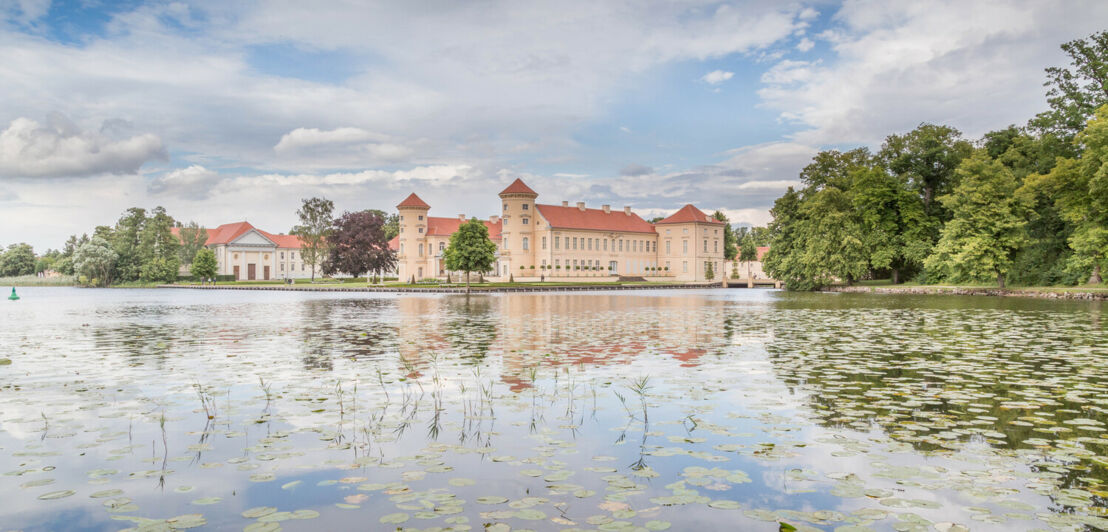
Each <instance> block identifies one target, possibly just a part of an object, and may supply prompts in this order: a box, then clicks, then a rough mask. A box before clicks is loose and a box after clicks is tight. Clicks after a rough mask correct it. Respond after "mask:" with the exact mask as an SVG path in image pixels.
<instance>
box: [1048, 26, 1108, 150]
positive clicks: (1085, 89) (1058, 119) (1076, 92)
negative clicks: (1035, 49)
mask: <svg viewBox="0 0 1108 532" xmlns="http://www.w3.org/2000/svg"><path fill="white" fill-rule="evenodd" d="M1062 50H1063V51H1065V52H1066V55H1068V56H1069V57H1070V66H1068V67H1051V68H1048V69H1046V75H1047V81H1046V83H1044V84H1043V85H1044V86H1046V87H1048V90H1047V93H1046V95H1047V103H1048V104H1050V110H1049V111H1046V112H1043V113H1040V114H1039V115H1038V116H1036V117H1035V118H1034V119H1032V120H1031V126H1032V127H1034V128H1036V129H1039V130H1040V131H1043V132H1044V133H1045V134H1048V135H1054V136H1057V137H1059V138H1061V139H1063V140H1069V139H1071V138H1073V137H1074V136H1075V135H1076V134H1077V133H1078V132H1080V131H1081V130H1083V129H1085V123H1086V121H1087V120H1089V118H1091V117H1092V116H1093V115H1094V114H1095V113H1096V110H1097V108H1099V107H1100V106H1102V105H1104V104H1108V31H1100V32H1098V33H1094V34H1092V35H1090V36H1089V37H1086V38H1084V39H1076V40H1073V41H1070V42H1067V43H1065V44H1063V45H1062ZM1075 155H1076V154H1071V155H1070V156H1071V157H1072V156H1075Z"/></svg>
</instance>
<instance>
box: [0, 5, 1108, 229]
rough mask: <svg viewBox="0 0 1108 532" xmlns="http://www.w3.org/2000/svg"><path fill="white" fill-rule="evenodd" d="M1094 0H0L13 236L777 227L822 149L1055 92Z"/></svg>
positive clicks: (951, 121) (998, 112) (5, 165)
mask: <svg viewBox="0 0 1108 532" xmlns="http://www.w3.org/2000/svg"><path fill="white" fill-rule="evenodd" d="M1104 21H1108V2H1103V1H1099V0H1091V1H1081V0H1065V1H1056V2H1051V1H1042V0H1027V1H1021V0H999V1H989V0H980V1H969V0H956V1H941V0H939V1H929V2H918V1H888V0H884V1H874V2H867V1H845V2H796V3H789V2H782V1H766V2H761V1H752V2H734V3H732V2H701V1H699V0H681V1H676V2H656V1H653V0H628V1H604V0H587V1H581V2H576V1H572V0H557V1H551V2H542V1H533V2H532V1H528V2H519V1H511V0H507V1H496V0H479V1H473V2H454V1H442V2H439V1H425V2H403V1H397V2H382V3H368V2H366V3H363V2H328V1H323V0H319V1H312V2H304V1H302V0H290V1H282V0H271V1H265V2H253V1H242V2H226V1H224V0H213V1H197V2H134V1H125V0H113V1H107V0H71V1H50V0H0V245H7V244H10V243H14V242H27V243H30V244H32V245H33V246H35V249H36V250H38V251H43V250H45V249H46V248H58V247H60V246H61V245H62V243H63V242H64V241H65V239H66V238H67V237H68V236H69V235H70V234H80V233H85V232H91V230H92V228H93V227H94V226H96V225H111V224H114V223H115V221H116V220H117V219H118V218H119V217H120V215H121V214H122V213H123V211H124V210H125V209H127V208H128V207H132V206H140V207H145V208H153V207H155V206H158V205H161V206H164V207H165V208H166V209H167V210H168V211H169V213H170V214H171V215H173V216H174V217H175V218H177V219H178V220H181V221H183V222H187V221H196V222H198V223H200V224H201V225H204V226H208V227H212V226H215V225H219V224H222V223H228V222H234V221H240V220H248V221H250V222H251V223H253V224H255V225H256V226H258V227H260V228H262V229H264V230H267V231H270V232H287V231H288V230H289V229H290V228H291V227H292V226H293V225H294V224H295V223H296V214H295V213H296V209H297V208H298V207H299V205H300V202H301V199H303V198H309V197H315V196H323V197H326V198H328V199H331V200H333V201H334V203H335V210H336V214H338V213H341V212H343V211H357V210H362V209H368V208H377V209H382V210H386V211H390V212H391V211H394V210H395V209H394V206H395V205H396V204H397V203H398V202H399V201H400V200H401V199H403V198H404V197H405V196H407V195H408V194H409V193H411V192H413V191H414V192H417V193H418V194H419V195H420V196H421V197H422V198H423V199H424V200H425V201H427V202H428V203H429V204H430V205H431V214H432V215H440V216H455V215H457V214H462V213H464V214H467V215H474V216H478V217H487V216H488V215H490V214H494V213H496V211H497V207H498V205H499V201H498V200H497V198H496V196H495V194H496V193H497V192H499V191H500V190H501V189H502V188H503V187H504V186H506V185H507V184H508V183H510V182H511V181H512V180H514V179H515V178H517V177H518V178H522V179H523V180H524V181H525V182H527V183H528V184H529V185H530V186H531V187H532V188H533V189H535V190H536V191H537V192H538V193H539V200H538V201H539V202H545V203H555V204H557V203H559V202H561V201H563V200H564V201H570V202H571V203H573V202H577V201H585V202H586V203H587V204H588V205H589V206H594V207H598V206H600V205H601V204H611V205H612V206H613V207H615V208H619V207H622V206H624V205H629V206H631V207H632V208H633V209H635V211H636V212H638V213H639V214H641V215H643V216H644V217H649V216H654V215H666V214H669V213H671V212H672V211H674V210H676V209H677V208H680V207H681V206H682V205H684V204H686V203H693V204H695V205H697V206H698V207H699V208H701V209H702V210H705V211H714V210H721V211H723V212H724V213H726V214H727V215H728V216H729V217H730V219H731V221H732V222H734V223H737V224H743V225H764V224H766V223H767V222H768V221H769V220H770V214H769V209H770V207H772V205H773V200H774V199H776V198H777V197H778V196H780V195H781V194H782V193H783V192H784V191H785V189H786V188H787V187H788V186H790V185H795V184H796V183H797V175H798V172H799V171H800V169H801V168H803V167H804V165H805V164H807V162H808V161H809V160H810V159H811V157H812V156H813V155H814V154H815V153H817V152H818V151H819V150H821V149H832V148H834V149H849V148H854V147H858V146H868V147H870V148H871V149H876V148H879V147H880V145H881V142H882V140H883V139H884V138H885V137H886V136H888V135H890V134H894V133H904V132H907V131H909V130H911V129H913V128H914V127H916V126H917V125H919V124H921V123H924V122H930V123H940V124H946V125H950V126H953V127H956V128H958V129H959V130H961V131H962V132H963V133H964V134H965V135H966V136H967V137H969V138H978V137H980V136H981V135H982V134H983V133H985V132H987V131H990V130H994V129H999V128H1003V127H1006V126H1008V125H1009V124H1017V125H1022V124H1024V123H1026V121H1027V119H1029V118H1031V117H1032V116H1034V114H1036V113H1038V112H1040V111H1043V110H1044V109H1046V100H1045V96H1044V90H1045V89H1044V88H1043V86H1042V84H1043V82H1044V81H1045V79H1046V78H1045V74H1044V72H1043V70H1044V69H1045V68H1047V67H1050V66H1064V65H1066V64H1067V63H1068V59H1067V58H1066V57H1065V56H1064V54H1063V53H1062V51H1061V50H1060V48H1059V45H1060V44H1062V43H1064V42H1066V41H1070V40H1073V39H1078V38H1083V37H1086V36H1088V35H1091V34H1092V33H1094V32H1096V31H1100V30H1103V29H1104V28H1103V23H1104Z"/></svg>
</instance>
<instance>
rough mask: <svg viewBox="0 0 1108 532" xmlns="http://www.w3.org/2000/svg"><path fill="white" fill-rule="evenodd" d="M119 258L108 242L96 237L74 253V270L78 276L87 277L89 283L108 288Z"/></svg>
mask: <svg viewBox="0 0 1108 532" xmlns="http://www.w3.org/2000/svg"><path fill="white" fill-rule="evenodd" d="M118 257H119V255H118V254H117V253H116V252H115V250H113V249H112V246H111V244H109V243H108V241H107V240H104V239H103V238H100V237H98V236H94V237H92V238H91V239H90V240H89V241H88V242H85V243H84V244H81V246H80V247H78V248H77V251H76V252H74V253H73V269H74V271H75V272H76V273H77V275H80V276H82V277H85V278H86V279H87V282H89V283H91V284H94V285H99V286H107V285H109V284H111V282H112V272H113V271H114V269H115V261H116V259H117V258H118Z"/></svg>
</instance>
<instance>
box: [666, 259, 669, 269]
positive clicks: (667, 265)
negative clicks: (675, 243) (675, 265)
mask: <svg viewBox="0 0 1108 532" xmlns="http://www.w3.org/2000/svg"><path fill="white" fill-rule="evenodd" d="M666 271H669V261H668V260H667V261H666Z"/></svg>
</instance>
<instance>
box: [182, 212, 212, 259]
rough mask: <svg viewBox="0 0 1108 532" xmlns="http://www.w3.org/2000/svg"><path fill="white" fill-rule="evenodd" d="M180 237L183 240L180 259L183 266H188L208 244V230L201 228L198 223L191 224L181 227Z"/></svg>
mask: <svg viewBox="0 0 1108 532" xmlns="http://www.w3.org/2000/svg"><path fill="white" fill-rule="evenodd" d="M178 235H179V236H180V238H181V247H180V250H179V251H178V257H179V258H180V259H181V264H184V265H185V266H188V265H190V264H192V260H193V258H194V257H196V253H197V252H198V251H200V250H201V249H203V247H204V244H207V243H208V230H207V229H204V228H203V227H200V225H199V224H197V223H196V222H189V223H188V225H184V226H181V228H180V229H179V230H178Z"/></svg>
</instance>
